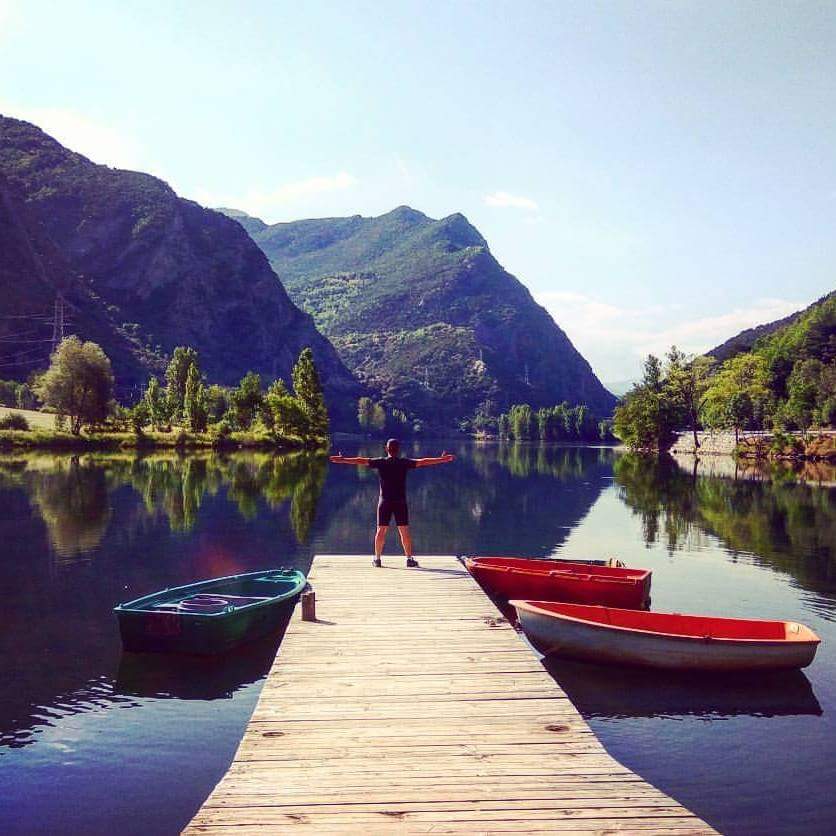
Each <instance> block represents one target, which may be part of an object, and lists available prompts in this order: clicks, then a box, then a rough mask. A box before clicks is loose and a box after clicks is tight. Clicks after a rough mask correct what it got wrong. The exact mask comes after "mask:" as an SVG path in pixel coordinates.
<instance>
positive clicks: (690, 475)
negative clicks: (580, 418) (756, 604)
mask: <svg viewBox="0 0 836 836" xmlns="http://www.w3.org/2000/svg"><path fill="white" fill-rule="evenodd" d="M614 473H615V479H616V483H617V484H618V485H619V487H620V491H621V497H622V499H623V500H624V502H625V503H626V504H627V505H628V506H629V507H630V508H631V509H632V510H633V512H634V513H636V514H638V515H639V516H640V517H641V520H642V526H643V529H644V537H645V540H646V542H648V543H656V542H660V541H661V542H664V543H665V544H666V545H667V547H668V549H669V550H670V551H671V552H673V551H675V550H677V549H679V548H681V547H682V546H683V544H684V543H685V542H686V541H687V539H688V537H689V536H690V535H691V534H692V532H693V531H694V530H697V531H700V532H707V533H709V534H713V535H714V536H716V537H718V538H719V539H720V540H722V541H723V543H724V544H725V545H726V547H727V548H728V549H729V550H730V551H731V552H732V553H733V554H740V555H747V556H748V555H751V556H752V559H754V560H756V561H758V562H761V563H763V564H766V565H768V566H770V567H772V568H774V569H778V570H779V571H781V572H785V573H787V574H789V575H791V576H792V577H793V578H794V579H795V580H796V581H798V582H799V583H800V584H802V585H803V586H805V587H806V588H808V589H811V590H814V591H815V592H817V593H824V594H826V595H828V596H833V595H836V491H834V490H833V489H831V488H826V487H824V488H822V487H816V486H812V485H810V484H808V483H804V482H797V481H782V480H779V481H765V480H759V481H756V480H753V479H752V478H750V477H749V476H748V475H744V476H742V477H741V478H737V479H735V478H729V477H718V476H704V475H701V472H700V469H699V466H698V465H696V464H694V465H693V467H692V469H691V471H690V472H689V471H686V470H684V469H683V468H682V467H680V466H678V465H677V464H676V463H675V462H674V461H673V460H672V459H667V458H664V459H660V460H655V459H643V458H640V457H635V456H623V457H621V458H619V459H618V460H617V461H616V463H615V468H614Z"/></svg>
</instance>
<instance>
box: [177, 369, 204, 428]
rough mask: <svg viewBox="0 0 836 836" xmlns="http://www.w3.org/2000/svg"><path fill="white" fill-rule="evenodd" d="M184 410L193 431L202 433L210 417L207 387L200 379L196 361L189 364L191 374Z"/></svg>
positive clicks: (188, 380) (187, 382)
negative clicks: (207, 404)
mask: <svg viewBox="0 0 836 836" xmlns="http://www.w3.org/2000/svg"><path fill="white" fill-rule="evenodd" d="M183 412H184V417H185V419H186V424H187V425H188V427H189V429H190V430H191V431H192V432H196V433H201V432H205V431H206V425H207V423H208V417H209V416H208V411H207V406H206V388H205V387H204V385H203V381H202V380H201V379H200V372H199V371H198V368H197V365H196V364H195V363H192V364H191V366H189V375H188V377H187V378H186V396H185V398H184V400H183Z"/></svg>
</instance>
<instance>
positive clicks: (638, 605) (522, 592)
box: [464, 557, 651, 609]
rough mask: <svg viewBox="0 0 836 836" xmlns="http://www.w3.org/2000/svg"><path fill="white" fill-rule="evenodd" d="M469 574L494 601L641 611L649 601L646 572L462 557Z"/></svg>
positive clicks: (595, 566)
mask: <svg viewBox="0 0 836 836" xmlns="http://www.w3.org/2000/svg"><path fill="white" fill-rule="evenodd" d="M464 564H465V566H467V568H468V570H469V571H470V573H471V574H472V575H473V577H474V578H476V580H477V581H479V584H480V585H481V586H482V587H483V588H484V589H485V590H487V592H488V593H489V594H490V595H491V596H492V597H494V598H498V599H500V600H505V601H509V600H510V599H512V598H520V599H527V600H534V601H568V602H572V603H575V604H600V605H603V606H608V607H624V608H627V609H642V608H644V607H647V606H648V604H649V602H650V574H651V573H650V570H649V569H626V568H623V567H618V566H600V565H595V564H589V563H576V562H570V561H567V560H560V561H557V560H537V559H534V558H526V557H467V558H465V561H464Z"/></svg>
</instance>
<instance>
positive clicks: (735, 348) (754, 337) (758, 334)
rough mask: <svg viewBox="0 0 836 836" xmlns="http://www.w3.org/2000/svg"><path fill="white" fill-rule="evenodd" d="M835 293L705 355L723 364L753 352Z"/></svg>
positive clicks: (731, 340)
mask: <svg viewBox="0 0 836 836" xmlns="http://www.w3.org/2000/svg"><path fill="white" fill-rule="evenodd" d="M834 293H836V291H833V292H831V293H829V294H828V295H827V296H823V297H822V298H821V299H818V300H817V301H815V302H813V304H812V305H810V306H809V307H807V308H805V309H804V310H803V311H797V312H796V313H794V314H790V315H789V316H785V317H783V318H782V319H776V320H775V321H774V322H766V323H764V324H763V325H756V326H755V327H754V328H747V329H746V330H745V331H741V332H740V333H739V334H735V336H733V337H730V338H729V339H727V340H726V341H725V342H724V343H721V344H720V345H718V346H717V347H716V348H712V349H711V351H706V352H705V353H706V355H708V356H710V357H713V358H714V359H715V360H718V361H719V362H723V361H724V360H728V359H729V357H734V355H735V354H740V353H741V352H743V351H751V350H752V349H753V348H754V347H755V343H757V342H758V340H762V339H764V338H765V337H768V336H769V335H770V334H774V333H775V332H776V331H779V330H781V329H782V328H785V327H786V326H787V325H791V324H792V323H793V322H795V321H796V320H798V319H800V318H801V317H803V316H804V315H805V314H806V313H808V312H809V311H811V310H813V309H814V308H816V307H817V306H819V305H821V304H822V303H824V302H825V301H827V300H828V299H830V298H832V297H833V295H834Z"/></svg>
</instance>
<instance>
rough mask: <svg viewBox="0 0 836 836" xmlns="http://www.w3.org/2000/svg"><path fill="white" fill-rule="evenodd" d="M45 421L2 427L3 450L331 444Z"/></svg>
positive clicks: (255, 432) (285, 447)
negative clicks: (75, 430) (63, 426)
mask: <svg viewBox="0 0 836 836" xmlns="http://www.w3.org/2000/svg"><path fill="white" fill-rule="evenodd" d="M50 419H51V416H50ZM45 423H46V422H38V425H33V426H32V428H31V429H28V430H0V450H66V451H77V450H79V451H82V450H83V451H93V450H105V451H106V450H129V449H142V450H217V449H223V450H245V449H246V450H303V449H318V448H320V447H323V446H325V445H327V441H325V440H322V439H302V438H295V437H283V436H274V435H269V434H267V433H266V432H264V431H259V430H252V431H247V432H233V433H229V434H228V435H218V434H217V433H212V432H206V433H192V432H187V431H186V430H182V429H180V428H179V427H175V428H173V429H172V430H171V431H170V432H156V431H155V432H152V431H150V430H148V431H146V432H143V433H142V434H137V433H134V432H109V431H108V432H88V431H83V432H82V433H81V434H80V435H73V434H72V433H69V432H63V431H61V430H56V429H51V428H49V427H48V426H44V424H45Z"/></svg>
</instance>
